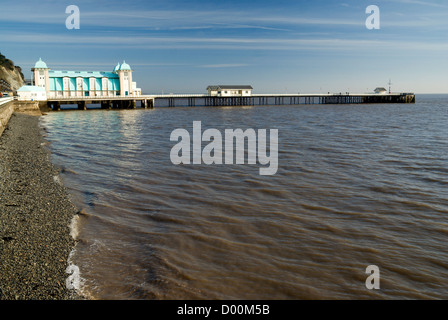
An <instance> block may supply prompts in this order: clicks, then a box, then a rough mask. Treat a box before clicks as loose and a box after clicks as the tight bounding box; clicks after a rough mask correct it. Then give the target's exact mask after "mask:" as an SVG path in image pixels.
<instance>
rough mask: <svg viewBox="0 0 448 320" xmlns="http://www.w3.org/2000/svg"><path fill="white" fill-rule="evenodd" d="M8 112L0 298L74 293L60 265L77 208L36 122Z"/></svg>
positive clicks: (0, 170)
mask: <svg viewBox="0 0 448 320" xmlns="http://www.w3.org/2000/svg"><path fill="white" fill-rule="evenodd" d="M38 121H39V117H36V116H31V115H25V114H13V116H12V117H11V119H10V122H9V128H8V129H7V130H5V132H4V133H3V135H2V136H1V137H0V300H2V299H3V300H4V299H6V300H12V299H20V300H30V299H38V300H53V299H58V300H61V299H78V298H79V297H77V296H76V294H75V292H73V290H68V289H67V288H66V284H65V281H66V279H67V277H68V276H69V275H68V274H67V273H66V272H65V270H66V268H67V266H68V261H67V259H68V256H69V254H70V251H71V250H72V249H73V247H74V245H75V241H74V240H73V239H72V237H71V236H70V228H69V225H70V222H71V220H72V218H73V216H74V215H75V214H76V213H77V211H78V210H77V209H76V207H75V206H74V205H73V204H72V203H71V202H70V200H69V198H68V196H67V192H66V189H65V188H64V186H62V185H60V184H59V183H57V182H56V180H55V178H54V177H55V176H57V175H58V173H59V171H58V169H57V168H56V167H55V166H53V165H52V164H51V162H50V153H49V151H48V149H47V148H46V147H45V146H44V143H45V140H44V138H43V137H42V134H41V130H42V129H41V128H40V127H39V125H38Z"/></svg>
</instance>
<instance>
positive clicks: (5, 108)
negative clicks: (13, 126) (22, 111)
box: [0, 98, 14, 136]
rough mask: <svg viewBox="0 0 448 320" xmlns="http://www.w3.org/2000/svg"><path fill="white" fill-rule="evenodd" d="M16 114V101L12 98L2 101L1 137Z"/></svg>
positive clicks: (0, 106)
mask: <svg viewBox="0 0 448 320" xmlns="http://www.w3.org/2000/svg"><path fill="white" fill-rule="evenodd" d="M13 112H14V101H13V99H12V98H6V99H0V136H1V135H2V133H3V131H4V130H5V129H6V127H7V125H8V121H9V119H10V118H11V115H12V114H13Z"/></svg>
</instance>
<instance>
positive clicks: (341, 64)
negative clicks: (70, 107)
mask: <svg viewBox="0 0 448 320" xmlns="http://www.w3.org/2000/svg"><path fill="white" fill-rule="evenodd" d="M72 4H74V5H77V6H78V7H79V9H80V12H81V28H80V29H79V30H68V29H67V28H66V26H65V20H66V18H67V17H68V14H66V13H65V9H66V7H67V6H68V5H72ZM1 5H2V8H1V12H0V28H1V29H0V30H1V42H0V51H1V52H2V54H4V55H5V56H7V57H8V58H10V59H12V60H13V61H14V62H15V63H16V64H17V65H19V66H21V67H22V68H23V70H24V73H25V76H26V77H27V78H29V77H30V75H31V71H30V68H31V67H32V66H33V65H34V63H35V62H36V61H37V60H38V59H39V57H42V59H43V60H44V61H45V62H46V63H47V64H48V66H49V67H50V68H52V69H54V70H97V71H110V70H112V69H113V67H114V66H115V65H116V64H117V62H119V61H120V62H121V61H123V60H126V62H127V63H129V64H130V65H131V67H132V68H133V69H134V80H136V81H137V83H138V86H139V87H141V88H142V90H143V93H146V94H150V93H162V92H163V93H204V92H205V89H206V87H207V86H208V85H210V84H250V85H252V86H253V87H254V89H255V90H254V93H297V92H301V93H318V92H347V91H349V92H369V91H373V89H374V88H375V87H378V86H384V87H387V83H388V81H389V79H391V80H392V83H393V85H392V90H393V91H406V92H416V93H448V72H447V71H448V2H447V1H445V0H441V1H436V0H389V1H373V0H372V1H370V0H369V1H364V0H342V1H329V0H314V1H301V0H294V1H285V0H277V1H263V0H259V1H244V0H240V1H226V0H222V1H183V0H173V1H159V0H156V1H152V0H149V1H141V0H139V1H117V0H96V1H76V0H70V1H63V0H41V1H30V0H21V1H2V2H1ZM369 5H377V6H378V7H379V8H380V14H381V25H380V27H381V29H380V30H368V29H367V28H366V26H365V21H366V18H367V17H368V15H367V14H366V13H365V11H366V7H367V6H369Z"/></svg>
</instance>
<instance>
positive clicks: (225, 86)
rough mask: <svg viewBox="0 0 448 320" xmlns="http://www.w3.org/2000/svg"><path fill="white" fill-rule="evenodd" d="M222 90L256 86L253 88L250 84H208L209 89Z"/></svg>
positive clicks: (245, 88)
mask: <svg viewBox="0 0 448 320" xmlns="http://www.w3.org/2000/svg"><path fill="white" fill-rule="evenodd" d="M209 89H210V90H220V89H221V90H222V89H226V90H232V89H236V90H253V89H254V88H252V86H248V85H233V86H232V85H215V86H208V87H207V90H209Z"/></svg>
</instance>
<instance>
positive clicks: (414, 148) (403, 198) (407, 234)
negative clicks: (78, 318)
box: [42, 96, 448, 299]
mask: <svg viewBox="0 0 448 320" xmlns="http://www.w3.org/2000/svg"><path fill="white" fill-rule="evenodd" d="M417 99H418V102H417V103H416V104H415V105H324V106H286V107H285V106H282V107H273V106H269V107H244V108H238V107H229V108H205V107H198V108H158V109H154V110H126V111H100V110H90V111H82V112H79V111H67V112H58V113H50V114H49V115H47V116H45V117H43V119H42V125H43V126H44V127H45V128H46V129H47V139H48V140H49V141H50V142H51V150H52V152H53V158H52V159H53V161H54V162H55V163H56V164H58V165H60V166H61V167H62V168H63V174H62V178H63V181H64V183H65V185H66V186H67V187H68V189H69V191H70V193H71V196H72V197H73V200H74V201H75V202H76V204H77V205H78V206H80V207H82V208H84V209H85V211H86V212H87V213H88V216H82V217H81V219H80V221H79V222H80V223H79V225H78V231H79V236H78V237H79V240H80V242H79V243H78V245H77V247H76V251H75V252H74V255H73V257H72V259H73V262H74V263H75V264H76V265H78V266H79V268H80V272H81V276H82V279H83V285H82V290H83V291H84V292H85V293H87V294H89V295H91V296H92V297H94V298H98V299H396V298H417V299H418V298H445V299H446V298H448V249H447V243H448V96H417ZM193 121H202V127H203V130H205V129H207V128H216V129H218V130H221V131H222V132H224V129H226V128H231V129H236V128H242V129H247V128H253V129H278V130H279V154H278V160H279V168H278V172H277V174H276V175H274V176H260V175H259V167H260V166H259V165H247V164H246V165H236V164H235V165H205V164H202V165H180V166H175V165H173V164H172V163H171V161H170V151H171V148H172V147H173V145H174V144H175V142H172V141H170V134H171V132H172V131H173V130H174V129H176V128H185V129H187V130H188V131H190V132H192V123H193ZM204 145H205V143H204V144H203V146H204ZM369 265H377V266H378V267H379V269H380V281H381V282H380V283H381V288H380V290H368V289H367V288H366V286H365V280H366V278H367V276H368V275H367V274H366V273H365V270H366V267H367V266H369Z"/></svg>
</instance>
